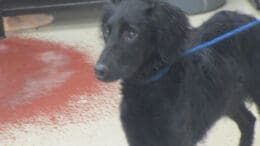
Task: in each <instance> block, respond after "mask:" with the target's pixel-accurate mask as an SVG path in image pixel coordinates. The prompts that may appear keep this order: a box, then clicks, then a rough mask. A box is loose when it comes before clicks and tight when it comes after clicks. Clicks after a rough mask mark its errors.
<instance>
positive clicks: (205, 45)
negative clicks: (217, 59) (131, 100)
mask: <svg viewBox="0 0 260 146" xmlns="http://www.w3.org/2000/svg"><path fill="white" fill-rule="evenodd" d="M258 24H260V19H257V20H255V21H252V22H250V23H248V24H246V25H243V26H241V27H239V28H236V29H234V30H232V31H230V32H227V33H225V34H223V35H221V36H219V37H216V38H215V39H213V40H210V41H208V42H205V43H202V44H200V45H198V46H196V47H194V48H191V49H189V50H187V51H185V52H184V53H183V54H182V55H183V56H187V55H190V54H193V53H196V52H198V51H201V50H204V49H208V47H210V46H213V45H215V44H217V43H219V42H221V41H223V40H226V39H228V38H231V37H233V36H234V35H237V34H239V33H241V32H243V31H246V30H248V29H250V28H252V27H254V26H256V25H258ZM259 35H260V34H259ZM169 70H170V67H169V66H167V67H164V68H163V69H161V71H160V72H159V73H157V74H156V75H154V76H153V77H151V78H150V79H149V80H148V82H152V81H156V80H159V79H160V78H161V77H163V76H164V75H165V74H167V73H168V71H169Z"/></svg>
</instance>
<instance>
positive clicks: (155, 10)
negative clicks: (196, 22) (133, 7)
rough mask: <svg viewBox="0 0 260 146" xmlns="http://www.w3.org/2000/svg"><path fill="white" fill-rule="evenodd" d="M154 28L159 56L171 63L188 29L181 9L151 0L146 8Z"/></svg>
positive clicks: (179, 49) (179, 50)
mask: <svg viewBox="0 0 260 146" xmlns="http://www.w3.org/2000/svg"><path fill="white" fill-rule="evenodd" d="M146 13H147V15H149V17H150V18H151V21H152V25H154V29H156V35H157V36H156V40H157V41H156V47H157V48H158V53H159V54H160V56H161V58H162V59H163V60H164V61H165V62H167V63H169V64H170V63H173V62H174V61H175V60H176V59H177V58H178V57H179V56H180V54H181V48H180V47H181V45H183V43H184V40H185V39H186V38H187V34H188V32H189V30H190V25H189V22H188V19H187V17H186V15H185V14H184V12H183V11H181V10H180V9H179V8H177V7H175V6H172V5H171V4H169V3H167V2H159V1H155V0H154V1H151V3H150V7H149V8H148V9H147V10H146Z"/></svg>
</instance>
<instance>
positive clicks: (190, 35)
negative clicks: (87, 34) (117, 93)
mask: <svg viewBox="0 0 260 146" xmlns="http://www.w3.org/2000/svg"><path fill="white" fill-rule="evenodd" d="M253 20H255V18H253V17H251V16H247V15H243V14H238V13H235V12H220V13H218V14H216V15H215V16H213V17H212V18H211V19H209V20H208V21H207V22H205V23H204V24H202V26H200V27H199V28H197V29H192V28H191V27H190V25H189V22H188V19H187V17H186V16H185V15H184V13H183V12H182V11H181V10H180V9H178V8H176V7H174V6H171V5H170V4H168V3H165V2H158V1H151V0H150V1H149V0H122V1H120V0H117V1H116V0H114V1H112V2H110V3H108V4H107V6H106V8H105V13H104V16H103V20H102V30H103V33H104V40H105V43H106V47H105V49H104V50H103V52H102V54H101V57H100V59H99V61H98V63H97V65H96V68H95V69H96V76H97V78H98V79H100V80H102V81H106V82H111V81H115V80H118V79H122V94H123V99H122V103H121V120H122V124H123V128H124V130H125V133H126V136H127V139H128V142H129V145H130V146H194V145H196V144H197V142H198V141H199V140H201V139H202V138H203V136H204V135H205V134H206V133H207V131H208V129H209V128H210V127H211V126H212V125H213V124H214V123H215V122H216V121H217V120H218V119H219V118H221V117H222V116H225V115H226V116H228V117H230V118H231V119H233V120H234V121H235V122H236V123H237V124H238V126H239V128H240V131H241V133H242V135H241V139H240V146H251V145H252V141H253V135H254V124H255V117H254V116H253V115H252V114H251V113H250V112H249V111H248V110H247V109H246V107H245V105H244V101H245V100H246V99H251V100H253V101H254V102H256V103H257V104H258V105H260V88H259V87H260V26H256V27H254V28H252V29H250V30H248V31H245V32H243V33H241V34H238V35H236V36H234V37H232V38H231V39H227V40H225V41H223V42H221V43H219V44H217V45H214V46H213V47H211V48H209V49H206V50H204V51H201V52H198V53H195V54H193V55H189V56H186V57H183V56H182V53H183V52H184V51H185V50H187V49H190V48H192V47H194V46H196V45H198V44H201V43H203V42H206V41H208V40H211V39H213V38H215V37H217V36H219V35H221V34H223V33H225V32H227V31H230V30H233V29H235V28H237V27H239V26H241V25H244V24H247V23H249V22H251V21H253ZM246 97H247V98H246ZM249 97H252V98H249Z"/></svg>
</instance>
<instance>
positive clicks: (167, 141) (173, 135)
mask: <svg viewBox="0 0 260 146" xmlns="http://www.w3.org/2000/svg"><path fill="white" fill-rule="evenodd" d="M137 108H138V109H137ZM154 109H155V110H159V111H153V110H151V109H149V108H146V107H142V108H141V107H136V106H131V105H127V103H124V101H123V103H122V107H121V121H122V125H123V128H124V131H125V134H126V137H127V140H128V143H129V146H193V145H192V144H191V141H192V140H191V139H192V138H191V131H190V130H191V128H189V127H190V126H189V123H188V122H189V120H187V117H186V115H187V114H185V113H182V111H178V112H176V111H175V112H174V111H171V110H167V109H166V110H164V108H158V107H155V108H154ZM155 112H157V114H154V113H155Z"/></svg>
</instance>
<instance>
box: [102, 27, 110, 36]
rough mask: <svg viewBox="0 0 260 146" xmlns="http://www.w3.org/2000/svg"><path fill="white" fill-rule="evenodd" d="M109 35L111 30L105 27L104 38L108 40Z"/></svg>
mask: <svg viewBox="0 0 260 146" xmlns="http://www.w3.org/2000/svg"><path fill="white" fill-rule="evenodd" d="M109 34H110V28H109V27H108V26H104V27H103V36H104V38H105V39H107V37H108V36H109Z"/></svg>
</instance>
